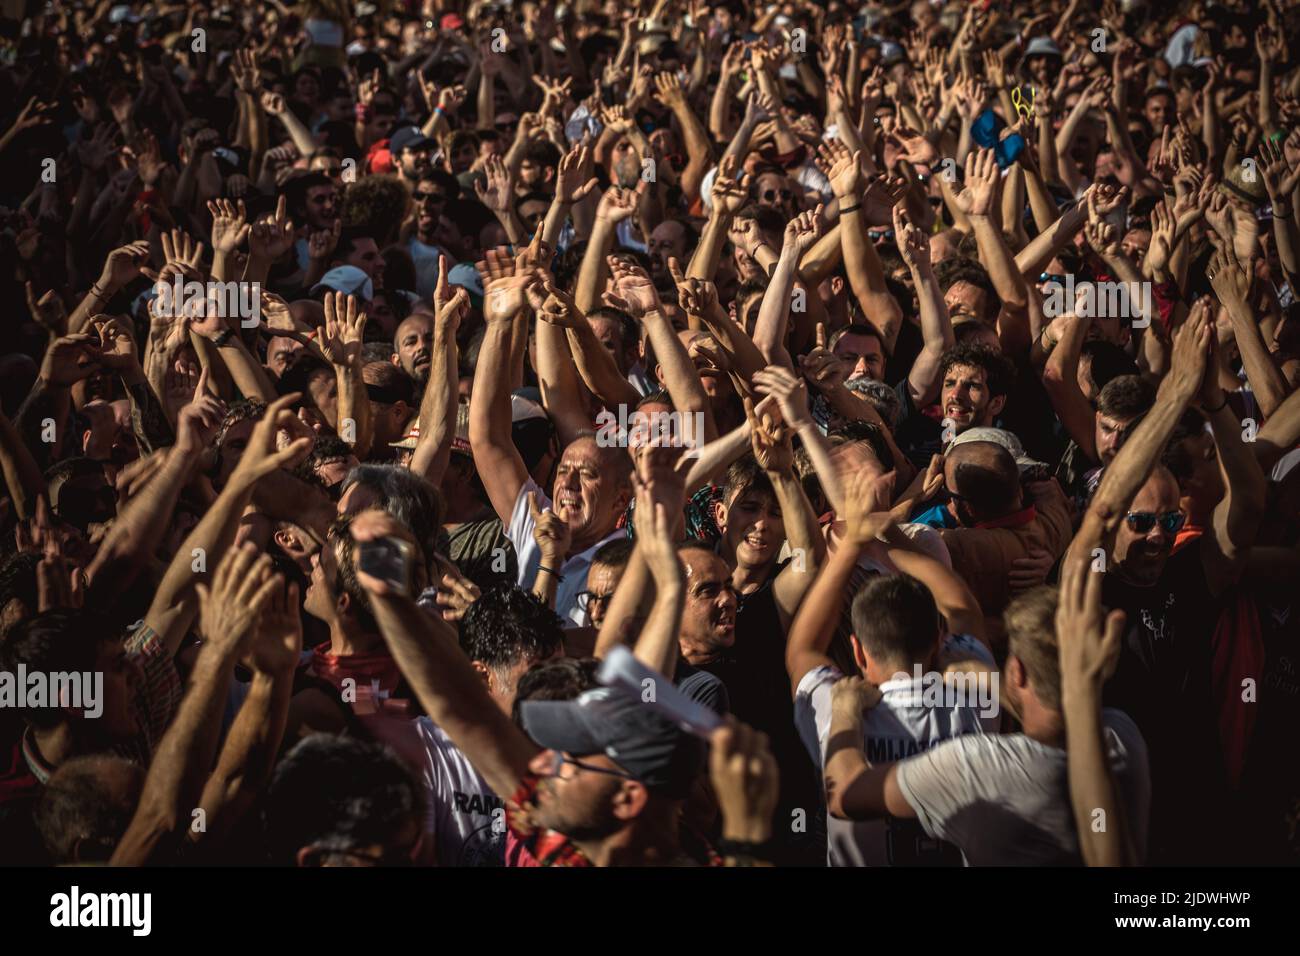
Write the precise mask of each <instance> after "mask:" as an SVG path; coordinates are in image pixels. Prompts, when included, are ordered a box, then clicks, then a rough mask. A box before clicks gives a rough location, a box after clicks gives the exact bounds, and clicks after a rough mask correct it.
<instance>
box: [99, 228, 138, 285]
mask: <svg viewBox="0 0 1300 956" xmlns="http://www.w3.org/2000/svg"><path fill="white" fill-rule="evenodd" d="M148 261H149V243H148V242H146V241H144V240H143V239H141V240H139V241H137V242H132V243H128V244H127V245H125V246H119V247H118V248H116V249H114V250H113V251H112V252H110V253H109V254H108V258H107V259H105V260H104V269H103V271H102V272H101V273H100V274H99V283H98V284H99V287H100V290H101V291H105V292H109V291H115V290H117V289H120V288H122V287H123V286H125V285H126V284H127V283H129V282H131V281H132V280H134V279H135V278H136V276H138V275H140V267H141V266H143V265H144V264H145V263H146V262H148Z"/></svg>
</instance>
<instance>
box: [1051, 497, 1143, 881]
mask: <svg viewBox="0 0 1300 956" xmlns="http://www.w3.org/2000/svg"><path fill="white" fill-rule="evenodd" d="M1099 531H1100V526H1099V525H1097V524H1096V523H1089V524H1088V525H1086V526H1085V527H1083V528H1081V529H1080V531H1079V534H1078V536H1076V537H1075V539H1074V542H1073V543H1072V544H1071V545H1070V550H1069V551H1067V552H1066V554H1065V558H1064V560H1063V561H1062V562H1061V586H1060V597H1059V602H1058V604H1057V607H1056V642H1057V650H1058V653H1059V654H1060V661H1061V712H1062V714H1063V715H1064V717H1065V750H1066V753H1067V754H1068V759H1067V760H1066V772H1067V776H1068V779H1069V783H1070V807H1071V809H1072V810H1073V811H1074V825H1075V830H1076V831H1077V833H1078V835H1079V849H1080V851H1081V852H1082V854H1083V862H1084V863H1085V864H1087V865H1088V866H1136V865H1137V864H1138V863H1139V862H1140V861H1139V860H1138V859H1137V853H1136V851H1135V849H1134V847H1133V843H1132V834H1131V833H1130V831H1129V826H1128V820H1127V819H1126V816H1125V813H1124V805H1123V803H1121V802H1120V799H1119V792H1118V790H1117V788H1116V786H1115V779H1114V776H1113V775H1112V774H1111V770H1110V761H1109V760H1108V759H1107V758H1106V743H1105V737H1104V733H1103V730H1102V722H1101V708H1102V696H1101V692H1102V687H1103V686H1104V685H1105V682H1106V678H1107V676H1109V675H1110V674H1111V673H1113V672H1114V670H1115V665H1116V664H1118V663H1119V652H1120V647H1121V642H1122V640H1123V634H1124V612H1123V611H1112V612H1111V613H1110V614H1109V615H1108V614H1106V613H1105V611H1104V609H1103V608H1102V606H1101V584H1102V580H1103V578H1104V577H1105V576H1104V575H1102V574H1099V573H1097V572H1095V571H1092V570H1090V568H1091V564H1092V553H1093V550H1094V549H1095V548H1098V547H1100V546H1101V545H1102V537H1101V535H1100V534H1099V533H1098V532H1099ZM1098 811H1100V812H1101V813H1102V819H1103V820H1104V821H1105V826H1102V827H1097V826H1096V825H1095V823H1096V821H1097V813H1098Z"/></svg>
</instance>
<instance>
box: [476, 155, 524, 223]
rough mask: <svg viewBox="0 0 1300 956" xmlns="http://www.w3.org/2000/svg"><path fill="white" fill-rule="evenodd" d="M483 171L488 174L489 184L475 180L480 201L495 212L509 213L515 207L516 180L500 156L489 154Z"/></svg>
mask: <svg viewBox="0 0 1300 956" xmlns="http://www.w3.org/2000/svg"><path fill="white" fill-rule="evenodd" d="M483 172H484V173H485V174H486V175H487V186H486V187H484V186H483V185H481V184H480V183H479V181H478V180H477V179H476V180H474V192H475V193H477V194H478V198H479V202H481V203H482V204H483V205H485V206H487V207H488V208H489V209H491V210H493V211H494V212H498V213H503V214H508V213H509V212H510V211H511V210H512V209H513V208H514V198H515V181H514V177H513V176H512V175H511V174H510V172H509V170H507V169H506V164H505V163H504V162H503V161H502V159H501V157H500V156H497V155H495V154H493V155H491V156H489V157H488V158H487V159H486V160H484V162H483Z"/></svg>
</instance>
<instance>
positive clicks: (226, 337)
mask: <svg viewBox="0 0 1300 956" xmlns="http://www.w3.org/2000/svg"><path fill="white" fill-rule="evenodd" d="M234 337H235V333H234V332H232V331H231V330H230V329H222V330H221V331H220V332H218V333H217V334H216V335H214V336H212V344H213V345H215V346H216V347H217V348H222V347H223V346H224V345H225V344H226V343H227V342H229V341H230V340H231V339H233V338H234Z"/></svg>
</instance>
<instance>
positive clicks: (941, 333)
mask: <svg viewBox="0 0 1300 956" xmlns="http://www.w3.org/2000/svg"><path fill="white" fill-rule="evenodd" d="M894 238H895V241H896V242H897V243H898V251H899V253H900V254H901V255H902V257H903V262H904V263H905V264H906V265H907V268H908V271H909V272H910V273H911V275H912V285H913V287H914V288H915V289H916V298H917V302H918V303H919V304H920V312H921V338H922V341H923V343H924V344H923V345H922V347H921V354H920V355H918V356H917V357H916V361H914V362H913V363H912V368H911V370H910V371H909V372H908V373H907V387H908V390H909V391H910V392H911V395H912V401H913V402H914V403H915V404H916V407H917V408H925V407H926V406H928V405H929V404H930V403H931V402H933V401H934V400H935V399H936V398H938V397H939V362H940V360H941V359H942V358H943V353H944V352H946V351H947V350H948V349H950V348H952V347H953V345H954V344H955V341H956V340H955V339H954V338H953V332H952V320H951V319H950V318H949V316H948V304H947V303H946V302H945V301H944V299H943V290H942V289H940V288H939V283H938V282H937V281H935V278H934V268H933V266H931V264H930V240H929V239H928V238H927V237H926V235H925V233H923V232H922V231H921V230H920V229H918V228H916V226H914V225H913V224H912V223H911V222H910V221H908V219H907V217H906V215H905V213H904V212H903V209H902V207H901V206H895V207H894Z"/></svg>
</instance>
